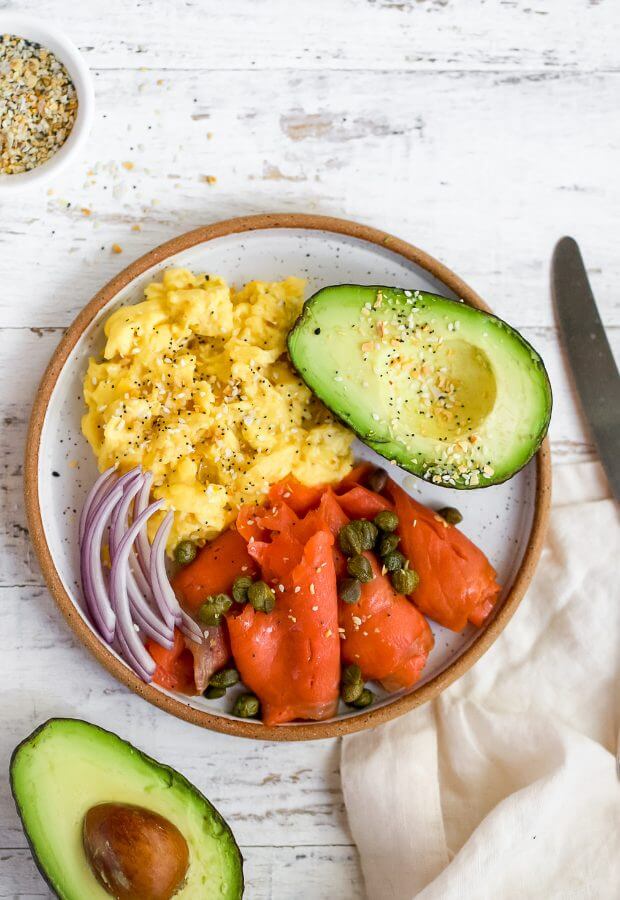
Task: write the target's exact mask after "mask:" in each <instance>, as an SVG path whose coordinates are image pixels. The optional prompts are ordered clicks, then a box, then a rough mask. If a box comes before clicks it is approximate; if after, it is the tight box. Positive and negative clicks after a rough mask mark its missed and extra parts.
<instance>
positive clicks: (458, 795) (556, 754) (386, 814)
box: [341, 463, 620, 900]
mask: <svg viewBox="0 0 620 900" xmlns="http://www.w3.org/2000/svg"><path fill="white" fill-rule="evenodd" d="M608 497H609V494H608V489H607V485H606V483H605V480H604V476H603V474H602V470H601V469H600V466H599V465H598V464H597V463H582V464H579V465H576V466H572V465H571V466H558V467H557V468H556V469H555V472H554V507H553V510H552V514H551V523H550V529H549V534H548V538H547V542H546V546H545V548H544V550H543V555H542V558H541V561H540V564H539V567H538V570H537V572H536V575H535V578H534V581H533V582H532V584H531V586H530V589H529V591H528V593H527V596H526V597H525V598H524V599H523V601H522V603H521V605H520V607H519V609H518V610H517V612H516V613H515V615H514V617H513V619H512V621H511V622H510V623H509V625H508V626H507V628H506V630H505V631H504V632H503V634H502V635H501V636H500V637H499V638H498V640H497V641H496V643H495V644H494V645H493V647H492V648H491V649H490V650H489V651H488V652H487V654H486V655H485V656H484V657H483V658H482V659H481V660H480V661H479V662H478V663H477V664H476V665H475V666H474V667H473V669H471V670H470V671H469V672H468V673H467V674H466V675H464V676H463V677H462V678H461V679H460V680H459V681H458V682H456V683H455V684H454V685H452V686H451V687H450V688H449V689H448V690H446V691H444V693H443V694H441V695H440V696H439V698H438V699H437V700H435V701H434V702H432V703H429V704H426V706H424V707H421V708H420V709H417V710H414V711H413V712H411V713H409V714H408V715H407V716H404V717H402V718H400V719H397V720H396V721H394V722H390V723H389V724H387V725H384V726H382V727H379V728H376V729H373V730H371V731H367V732H363V733H361V734H357V735H352V736H351V737H347V738H345V739H344V741H343V747H342V767H341V768H342V784H343V790H344V797H345V802H346V807H347V813H348V817H349V824H350V827H351V831H352V833H353V837H354V839H355V842H356V844H357V846H358V849H359V852H360V857H361V863H362V868H363V872H364V878H365V882H366V888H367V893H368V897H369V900H411V898H414V897H416V898H418V900H457V898H458V900H470V898H471V900H486V898H488V900H491V898H492V900H513V898H514V900H535V898H541V900H542V898H544V900H550V898H556V897H557V898H560V897H561V898H562V900H569V898H592V900H605V898H614V900H616V898H619V897H620V782H619V781H618V779H617V777H616V771H615V752H616V739H617V735H618V724H619V723H618V709H619V703H618V700H619V690H618V689H619V685H620V679H619V675H620V527H619V522H618V512H617V509H616V507H615V504H614V501H613V500H611V499H608Z"/></svg>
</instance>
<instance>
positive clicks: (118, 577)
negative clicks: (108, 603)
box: [110, 500, 163, 681]
mask: <svg viewBox="0 0 620 900" xmlns="http://www.w3.org/2000/svg"><path fill="white" fill-rule="evenodd" d="M162 505H163V500H157V501H156V502H155V503H151V505H150V506H148V507H147V508H146V509H145V510H144V512H143V513H141V514H140V515H139V516H138V518H137V519H136V520H135V521H134V522H132V524H131V525H130V526H129V528H128V529H127V531H126V532H125V534H124V535H123V537H122V538H121V541H120V543H119V544H118V546H117V548H116V553H115V555H114V559H113V561H112V573H111V576H110V596H111V600H112V606H113V608H114V611H115V613H116V616H117V626H118V637H119V640H120V641H121V643H122V644H123V645H124V648H125V647H126V649H127V650H128V651H129V659H128V660H127V661H128V662H131V663H132V664H133V663H137V665H134V668H135V670H136V672H137V673H138V674H139V675H140V677H141V678H142V679H143V680H144V681H151V679H152V676H153V673H154V672H155V669H156V664H155V661H154V660H153V657H152V656H151V655H150V653H149V652H148V651H147V650H146V648H145V647H144V644H143V643H142V641H141V640H140V638H139V637H138V635H137V633H136V630H135V627H134V623H133V621H132V619H131V609H130V606H129V596H128V594H127V571H128V564H129V554H130V552H131V548H132V546H133V543H134V541H135V539H136V536H137V534H138V532H139V531H140V529H141V528H142V526H143V524H144V523H145V522H146V521H147V519H149V518H150V516H152V515H153V513H154V512H156V511H157V510H158V509H160V508H161V506H162Z"/></svg>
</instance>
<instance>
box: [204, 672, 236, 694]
mask: <svg viewBox="0 0 620 900" xmlns="http://www.w3.org/2000/svg"><path fill="white" fill-rule="evenodd" d="M238 681H239V673H238V672H237V670H236V669H233V668H230V669H220V671H219V672H216V673H215V674H214V675H212V676H211V678H210V679H209V684H210V685H211V687H214V688H224V690H226V688H229V687H232V686H233V684H237V682H238Z"/></svg>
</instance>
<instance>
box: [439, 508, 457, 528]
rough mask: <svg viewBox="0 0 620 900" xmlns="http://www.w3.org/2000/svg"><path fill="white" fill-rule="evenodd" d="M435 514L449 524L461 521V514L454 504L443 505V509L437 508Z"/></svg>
mask: <svg viewBox="0 0 620 900" xmlns="http://www.w3.org/2000/svg"><path fill="white" fill-rule="evenodd" d="M437 515H438V516H441V518H442V519H445V520H446V522H447V523H448V524H449V525H458V524H459V522H462V521H463V516H462V515H461V513H460V512H459V511H458V509H456V508H455V507H454V506H444V507H443V509H439V510H437Z"/></svg>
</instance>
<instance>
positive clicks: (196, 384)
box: [82, 269, 353, 550]
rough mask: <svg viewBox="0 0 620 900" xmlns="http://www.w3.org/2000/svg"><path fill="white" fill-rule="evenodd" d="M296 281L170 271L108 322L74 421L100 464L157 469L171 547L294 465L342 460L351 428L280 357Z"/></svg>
mask: <svg viewBox="0 0 620 900" xmlns="http://www.w3.org/2000/svg"><path fill="white" fill-rule="evenodd" d="M303 288H304V282H303V281H302V280H301V279H299V278H287V279H286V280H285V281H282V282H276V283H272V284H267V283H265V282H261V281H253V282H251V283H250V284H247V285H246V286H245V287H244V288H243V289H242V290H240V291H235V290H234V289H233V288H230V287H229V286H228V285H227V284H226V282H225V281H224V280H223V279H222V278H218V277H210V276H208V275H193V274H192V273H191V272H188V271H187V270H186V269H169V270H168V271H166V272H164V274H163V280H162V281H161V282H153V283H152V284H150V285H148V287H147V288H146V290H145V295H146V299H145V300H144V301H143V302H141V303H137V304H136V305H135V306H125V307H121V308H120V309H118V310H117V311H116V312H114V313H113V314H112V315H111V316H110V317H109V319H108V320H107V322H106V324H105V335H106V338H107V341H106V345H105V350H104V354H103V356H104V358H103V361H101V362H98V361H97V360H95V359H92V358H91V360H90V362H89V366H88V371H87V373H86V377H85V379H84V399H85V401H86V404H87V406H88V412H87V413H86V415H85V416H84V417H83V419H82V431H83V433H84V435H85V437H86V438H87V439H88V441H89V443H90V445H91V447H92V449H93V451H94V452H95V454H96V456H97V459H98V463H99V469H100V470H101V471H103V470H104V469H106V468H107V467H108V466H110V465H113V464H118V466H119V468H120V469H121V470H127V469H130V468H132V467H133V466H135V465H137V464H138V463H141V464H142V466H143V467H144V469H146V470H149V471H151V472H152V473H153V476H154V481H153V485H154V487H153V492H152V493H153V495H154V497H155V498H157V499H159V498H163V499H164V500H165V501H166V507H167V508H168V509H173V510H174V511H175V520H174V526H173V529H172V532H171V535H170V540H169V544H168V549H169V550H172V549H173V548H174V547H175V546H176V544H177V543H178V542H179V541H180V540H182V539H184V538H189V539H191V540H196V541H198V542H200V543H202V542H204V541H205V540H210V539H211V538H213V537H215V536H216V535H217V534H218V533H219V532H221V531H222V530H223V529H224V528H226V527H227V526H228V525H230V523H231V522H232V521H234V519H235V516H236V513H237V510H238V509H239V506H240V505H241V504H243V503H248V502H256V501H257V500H259V499H261V498H262V497H263V496H264V495H265V493H266V491H267V490H268V488H269V485H270V484H273V483H274V482H275V481H278V480H279V479H280V478H283V477H284V476H286V475H288V474H289V473H292V474H293V475H294V476H295V477H296V478H298V479H299V480H300V481H302V482H303V483H304V484H309V485H312V484H321V483H329V482H333V481H337V480H339V479H341V478H343V477H344V476H345V475H346V474H347V472H348V471H349V470H350V468H351V465H352V457H351V449H350V448H351V442H352V440H353V436H352V434H351V433H350V432H349V431H348V430H347V429H346V428H344V427H343V426H342V425H340V424H338V423H337V422H335V421H334V420H333V418H332V417H331V415H330V414H329V413H328V411H327V410H326V409H325V407H324V406H323V405H322V404H321V403H320V401H319V400H317V399H316V398H315V397H314V396H313V394H312V393H311V392H310V390H309V389H308V388H307V387H306V386H305V385H304V384H303V382H302V381H301V380H300V379H299V377H298V375H297V374H296V372H295V371H294V369H293V368H292V366H291V364H290V362H289V361H288V359H287V357H286V353H285V350H286V335H287V333H288V331H289V329H290V328H291V326H292V324H293V322H294V321H295V319H296V317H297V316H298V315H299V313H300V311H301V306H302V302H303V300H302V294H303ZM161 515H163V513H162V514H161ZM161 515H159V516H158V515H156V516H154V517H153V519H152V520H151V523H150V528H151V529H152V530H153V531H154V530H155V529H156V528H157V525H158V522H159V521H160V519H161Z"/></svg>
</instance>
